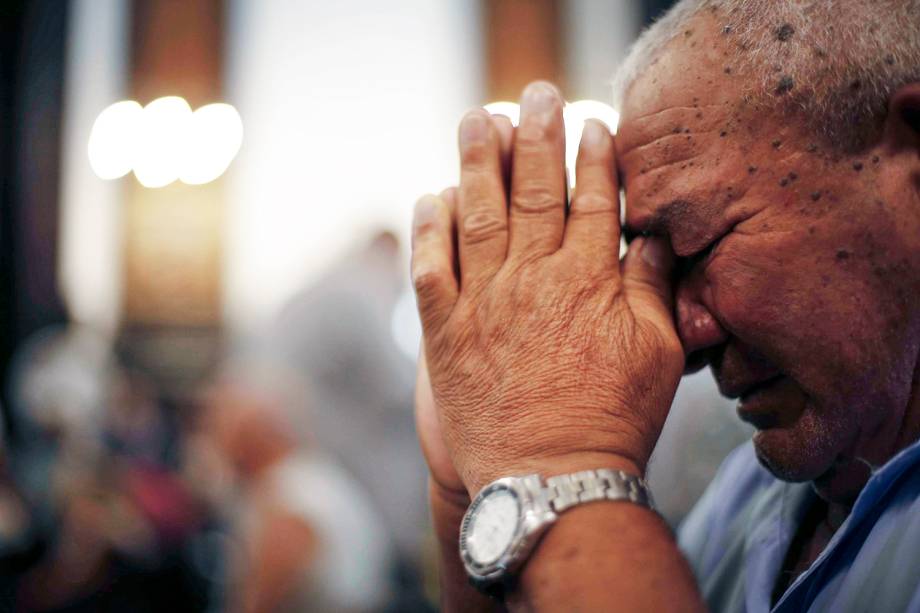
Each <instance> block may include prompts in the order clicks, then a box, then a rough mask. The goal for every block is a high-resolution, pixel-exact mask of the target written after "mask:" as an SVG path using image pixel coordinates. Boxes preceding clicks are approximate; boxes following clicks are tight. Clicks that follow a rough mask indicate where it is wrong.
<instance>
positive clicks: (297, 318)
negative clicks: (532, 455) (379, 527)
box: [258, 232, 428, 606]
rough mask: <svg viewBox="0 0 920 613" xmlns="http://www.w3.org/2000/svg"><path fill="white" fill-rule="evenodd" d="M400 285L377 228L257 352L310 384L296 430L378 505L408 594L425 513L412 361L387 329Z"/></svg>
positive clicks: (283, 317) (295, 303)
mask: <svg viewBox="0 0 920 613" xmlns="http://www.w3.org/2000/svg"><path fill="white" fill-rule="evenodd" d="M404 288H405V271H404V262H403V260H402V259H401V258H400V253H399V244H398V242H397V240H396V238H395V237H394V236H393V235H392V234H390V233H388V232H380V233H377V234H376V235H374V236H373V237H371V238H370V240H368V241H367V242H365V243H363V244H361V245H360V246H359V247H358V248H357V249H356V250H355V251H354V252H352V253H350V254H349V255H347V256H345V257H344V258H342V260H341V261H340V262H338V263H337V264H335V265H333V266H331V267H330V269H329V270H328V271H327V272H326V273H325V274H324V275H323V276H322V278H320V279H319V280H318V281H316V282H315V283H311V284H310V285H309V286H308V287H306V288H305V289H304V290H302V291H301V292H299V293H298V294H297V295H296V296H295V297H294V298H293V299H292V300H291V301H290V302H289V303H288V304H287V305H286V306H285V307H284V309H283V310H282V312H281V314H280V316H279V317H278V319H277V320H276V321H275V322H274V323H273V324H272V325H271V327H270V329H269V330H268V331H267V332H266V334H265V335H264V336H263V338H261V339H259V344H258V350H260V351H262V352H263V353H264V354H265V355H267V356H269V357H270V358H271V359H272V360H275V361H278V362H280V363H283V364H285V365H286V366H287V367H288V368H290V369H292V370H293V371H295V372H296V375H297V376H298V377H301V379H302V380H303V381H304V385H305V386H306V387H307V388H308V389H309V390H310V399H311V405H310V406H309V407H308V408H305V409H304V411H302V412H301V415H303V416H304V417H303V418H304V419H306V418H307V416H308V415H309V423H308V424H307V428H306V429H307V430H309V432H311V433H312V438H313V440H314V441H315V442H316V445H317V447H318V448H320V449H322V450H323V451H324V452H326V453H328V454H330V455H331V456H333V457H334V458H336V459H337V460H338V461H339V462H340V463H341V465H342V466H344V467H345V468H346V469H347V470H348V471H349V472H350V473H351V474H353V475H354V476H355V477H356V478H357V479H358V481H359V482H360V483H361V485H362V486H363V487H364V488H365V489H366V490H367V491H368V492H369V493H370V495H371V497H372V499H373V501H374V504H375V506H376V507H377V508H378V509H380V511H381V513H382V514H383V519H384V521H385V525H386V528H387V531H388V533H389V534H391V535H392V536H393V539H394V541H395V544H396V546H397V548H398V553H399V560H400V561H399V564H400V567H401V571H400V573H401V575H402V579H401V581H402V583H403V588H404V589H403V591H404V592H405V593H408V592H410V591H412V590H415V589H417V588H418V587H419V578H418V575H419V568H418V567H419V563H420V562H419V561H420V559H421V557H422V556H421V552H422V545H423V539H424V536H425V534H426V531H425V530H424V529H422V527H423V526H426V525H428V518H427V510H426V507H425V486H424V483H425V465H424V461H423V459H422V456H421V453H420V452H419V450H418V445H417V443H416V438H415V427H414V421H413V414H412V393H413V391H412V390H413V385H414V376H415V374H414V373H415V367H414V364H413V363H412V361H411V359H410V358H409V357H407V356H406V354H405V353H403V351H401V350H400V348H399V347H398V346H397V342H396V340H395V339H394V335H393V331H392V321H393V317H394V310H395V309H396V305H397V301H398V300H399V298H400V295H401V293H402V291H403V290H404ZM292 419H293V420H295V422H296V420H297V419H300V417H298V416H297V415H294V416H292ZM419 606H421V605H419Z"/></svg>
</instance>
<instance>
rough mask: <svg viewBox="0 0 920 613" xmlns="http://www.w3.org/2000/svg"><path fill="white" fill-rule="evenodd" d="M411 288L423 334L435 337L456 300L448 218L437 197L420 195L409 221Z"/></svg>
mask: <svg viewBox="0 0 920 613" xmlns="http://www.w3.org/2000/svg"><path fill="white" fill-rule="evenodd" d="M411 268H412V285H413V287H415V295H416V302H417V303H418V311H419V317H420V318H421V321H422V329H423V330H424V331H425V334H431V335H434V334H436V332H437V330H438V329H439V328H440V326H441V325H442V324H443V322H444V321H445V320H446V319H447V317H448V316H449V315H450V312H451V310H452V309H453V306H454V304H455V303H456V301H457V294H458V288H457V278H456V276H455V275H454V248H453V238H452V236H451V218H450V212H449V211H448V208H447V205H446V204H445V203H444V201H443V200H441V199H440V198H438V197H437V196H432V195H427V196H422V197H421V198H420V199H419V201H418V202H417V203H416V205H415V216H414V218H413V222H412V265H411Z"/></svg>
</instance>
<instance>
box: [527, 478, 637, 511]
mask: <svg viewBox="0 0 920 613" xmlns="http://www.w3.org/2000/svg"><path fill="white" fill-rule="evenodd" d="M545 482H546V488H545V489H546V499H547V502H548V503H549V505H550V507H551V508H552V510H553V511H555V512H556V513H560V512H562V511H564V510H566V509H568V508H569V507H572V506H574V505H576V504H578V503H581V502H590V501H592V500H602V499H607V500H629V501H630V502H634V503H636V504H640V505H642V506H644V507H648V508H650V509H651V508H653V502H652V496H651V493H650V492H649V489H648V485H647V484H646V483H645V480H644V479H642V478H640V477H636V476H635V475H630V474H628V473H625V472H623V471H621V470H613V469H609V468H598V469H595V470H582V471H579V472H577V473H570V474H567V475H557V476H555V477H549V478H547V479H546V480H545Z"/></svg>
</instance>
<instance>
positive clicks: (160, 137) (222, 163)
mask: <svg viewBox="0 0 920 613" xmlns="http://www.w3.org/2000/svg"><path fill="white" fill-rule="evenodd" d="M242 143H243V122H242V120H241V119H240V115H239V113H237V111H236V109H235V108H233V107H232V106H230V105H229V104H223V103H216V104H208V105H206V106H203V107H201V108H199V109H198V110H197V111H195V112H194V113H192V109H191V107H190V106H189V105H188V102H186V101H185V99H183V98H180V97H178V96H166V97H164V98H158V99H156V100H154V101H153V102H151V103H150V104H148V105H147V106H146V107H143V108H142V107H141V105H140V104H138V103H137V102H134V101H132V100H125V101H123V102H117V103H115V104H113V105H111V106H110V107H108V108H107V109H105V110H104V111H102V113H100V115H99V117H98V118H97V119H96V122H95V124H94V125H93V130H92V133H91V135H90V138H89V146H88V150H89V159H90V165H91V166H92V168H93V172H95V173H96V175H97V176H98V177H99V178H101V179H117V178H119V177H123V176H124V175H126V174H128V173H129V172H130V171H131V170H132V169H133V170H134V175H135V176H136V177H137V180H138V181H140V183H141V185H143V186H145V187H164V186H166V185H169V184H170V183H172V182H173V181H175V180H176V179H181V180H182V182H184V183H188V184H190V185H200V184H202V183H208V182H209V181H213V180H215V179H217V178H218V177H219V176H221V175H222V174H223V173H224V171H226V170H227V167H228V166H230V162H232V161H233V158H235V157H236V154H237V153H238V152H239V150H240V146H241V145H242Z"/></svg>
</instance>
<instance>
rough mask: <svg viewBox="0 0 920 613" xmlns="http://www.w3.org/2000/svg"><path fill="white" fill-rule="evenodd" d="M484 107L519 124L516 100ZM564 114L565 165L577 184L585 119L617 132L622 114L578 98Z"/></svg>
mask: <svg viewBox="0 0 920 613" xmlns="http://www.w3.org/2000/svg"><path fill="white" fill-rule="evenodd" d="M484 108H485V109H486V110H487V111H489V112H490V113H492V114H493V115H506V116H507V117H509V118H510V119H511V123H512V124H514V125H515V126H517V125H518V121H519V119H520V116H521V109H520V106H519V105H518V104H517V103H516V102H506V101H496V102H490V103H489V104H486V105H485V107H484ZM562 115H563V118H564V119H565V166H566V168H567V169H568V174H569V184H570V185H575V160H576V158H577V157H578V144H579V143H580V142H581V133H582V130H584V127H585V121H586V120H588V119H599V120H601V121H603V122H604V123H605V124H607V127H608V128H610V130H611V131H612V132H614V133H615V132H616V131H617V124H618V123H619V121H620V114H619V113H618V112H617V111H616V109H614V108H613V107H612V106H610V105H609V104H605V103H603V102H599V101H597V100H577V101H575V102H568V103H566V105H565V108H563V111H562Z"/></svg>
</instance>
